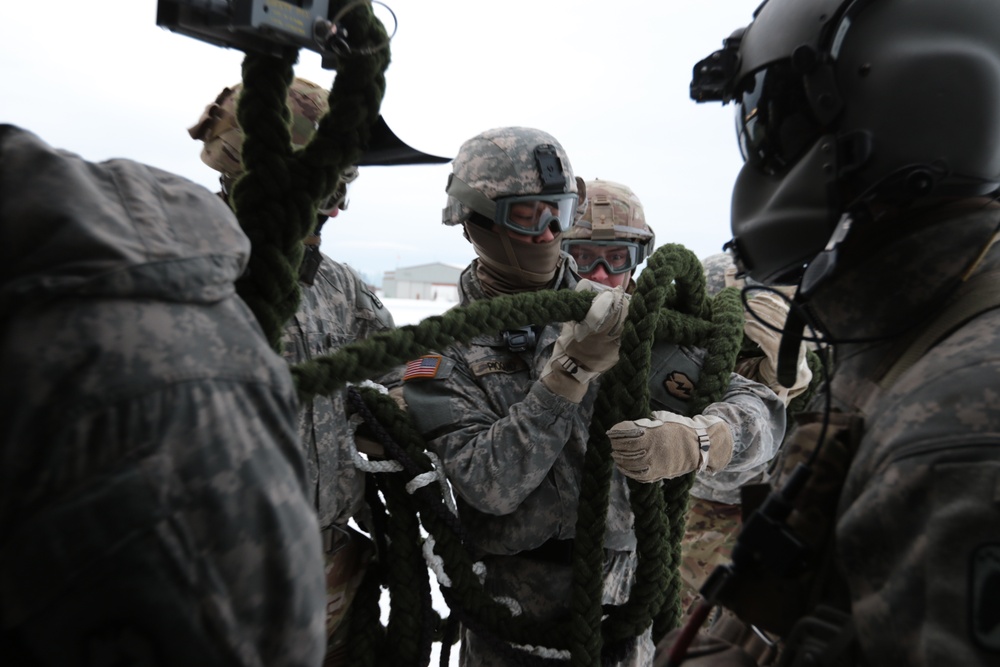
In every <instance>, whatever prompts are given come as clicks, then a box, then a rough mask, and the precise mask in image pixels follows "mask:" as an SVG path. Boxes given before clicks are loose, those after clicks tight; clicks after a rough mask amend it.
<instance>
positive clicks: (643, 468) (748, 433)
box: [403, 127, 784, 665]
mask: <svg viewBox="0 0 1000 667" xmlns="http://www.w3.org/2000/svg"><path fill="white" fill-rule="evenodd" d="M582 190H583V184H582V181H579V179H576V178H575V177H574V176H573V172H572V168H571V166H570V163H569V160H568V158H567V157H566V154H565V152H564V150H563V148H562V147H561V146H560V145H559V144H558V143H557V142H556V140H555V139H554V138H553V137H552V136H550V135H549V134H547V133H544V132H540V131H538V130H534V129H530V128H519V127H512V128H499V129H495V130H490V131H487V132H484V133H482V134H480V135H478V136H476V137H473V138H472V139H470V140H468V141H467V142H465V144H463V146H462V148H461V150H460V151H459V155H458V156H457V157H456V158H455V161H454V163H453V173H452V174H451V176H450V177H449V181H448V186H447V192H448V195H449V199H448V206H447V208H446V209H445V211H444V223H445V224H448V225H457V224H461V225H462V226H463V229H464V232H465V236H466V238H467V239H469V240H470V241H471V242H472V244H473V246H474V247H475V250H476V255H477V259H475V260H473V262H472V263H471V264H470V265H469V267H468V268H466V270H465V271H464V272H463V273H462V276H461V278H460V293H461V299H462V301H461V303H462V305H467V304H469V303H472V302H475V301H480V300H483V299H488V298H491V297H493V296H498V295H503V294H518V293H523V292H530V291H537V290H542V289H574V288H578V287H579V285H583V286H589V285H590V284H591V283H590V282H589V281H583V282H580V283H579V285H578V279H577V276H576V274H575V273H574V272H573V271H572V260H571V259H570V258H569V256H568V255H566V254H565V253H561V252H560V240H561V237H562V235H563V234H564V233H565V231H566V230H567V229H568V228H569V226H570V224H571V223H572V220H573V218H574V217H575V215H576V208H577V196H578V193H579V192H581V191H582ZM601 307H604V308H605V309H606V310H607V311H608V312H604V313H600V315H601V316H600V317H598V316H597V314H595V310H597V309H599V308H601ZM625 310H626V303H625V298H624V290H623V288H622V287H621V286H619V287H617V288H615V289H612V290H606V291H604V292H603V293H602V294H601V295H600V296H599V297H598V298H597V299H595V301H594V305H593V307H592V309H591V313H590V314H589V315H588V317H587V318H586V321H591V320H593V321H603V322H604V326H603V327H599V328H598V329H597V330H596V331H589V332H587V331H586V330H585V329H583V330H582V332H581V331H579V330H578V331H576V333H575V334H574V327H579V328H583V327H585V326H586V324H585V323H579V324H576V325H574V323H567V324H565V325H562V326H560V325H559V324H558V323H544V324H541V325H536V326H529V327H522V328H519V329H515V330H510V331H507V332H500V333H498V334H497V335H492V336H481V337H478V338H476V339H474V340H473V341H471V342H470V343H469V344H468V345H455V346H452V347H451V348H449V349H447V350H445V351H444V352H443V353H442V354H440V355H428V356H426V357H424V358H423V361H422V362H421V363H417V364H411V367H410V371H409V372H408V373H407V374H406V375H405V376H404V385H403V389H404V396H405V400H406V403H407V404H408V406H409V410H410V414H411V416H412V418H413V420H414V422H415V423H416V424H417V426H418V427H419V428H420V430H421V431H422V432H423V433H424V434H426V435H427V436H428V438H429V441H430V446H431V447H432V448H433V449H435V450H436V451H437V453H438V454H439V455H441V458H442V461H443V462H444V466H445V469H446V471H447V473H448V476H449V480H450V481H451V483H452V485H453V487H454V489H455V492H456V494H457V495H458V497H459V498H460V499H461V500H462V501H463V504H462V519H463V523H464V524H465V525H466V526H467V527H468V528H469V531H470V533H471V534H472V536H473V544H474V547H475V548H476V549H477V551H478V553H477V554H476V556H477V557H480V556H481V557H482V558H483V561H484V562H485V563H486V564H487V587H488V589H489V590H490V592H491V594H493V595H502V596H506V597H510V598H512V599H514V600H517V601H518V603H519V604H520V606H521V607H522V608H523V609H524V610H525V611H526V612H527V613H531V614H533V615H536V616H538V617H540V618H549V619H551V618H557V617H559V616H563V615H565V614H567V613H569V599H570V587H571V584H572V567H571V562H570V557H571V555H572V545H573V543H572V540H573V536H574V531H575V526H576V505H577V498H578V496H579V492H580V478H581V476H582V474H583V461H584V452H585V450H586V442H587V433H588V428H589V423H590V418H591V415H592V412H593V401H594V397H595V394H596V391H597V387H596V385H597V383H596V382H595V380H597V378H598V377H599V375H600V373H601V372H603V371H604V370H607V369H608V368H611V367H612V366H613V365H614V363H615V361H616V360H617V356H618V338H617V336H618V334H619V333H620V326H621V321H622V320H623V319H624V317H625ZM602 317H603V318H604V319H603V320H602V319H601V318H602ZM585 359H586V360H587V361H586V362H584V361H583V360H585ZM573 360H575V361H573ZM699 363H700V356H699V355H698V354H692V356H690V357H689V356H688V355H686V354H683V353H680V352H679V351H678V350H677V349H676V347H673V348H671V349H670V350H669V353H664V354H661V355H660V356H659V357H658V365H657V373H658V374H657V375H656V376H655V378H656V379H655V380H654V381H655V382H656V384H657V391H656V392H654V393H655V394H656V396H657V397H660V398H661V399H662V400H663V401H664V402H666V403H667V404H668V406H667V407H670V406H675V407H670V409H672V410H674V411H675V412H684V410H685V399H686V398H689V397H688V396H687V394H686V392H685V391H683V389H682V388H681V387H679V386H678V387H675V389H674V392H673V395H670V393H669V392H668V389H667V385H668V377H667V376H670V375H672V374H673V371H675V370H676V371H677V374H680V373H683V374H684V378H686V380H685V381H687V382H690V381H691V380H692V379H696V378H697V373H698V370H699ZM573 364H578V365H581V366H584V367H585V368H586V370H587V371H588V372H587V373H577V374H575V375H571V374H569V373H567V372H566V367H567V365H568V367H570V368H572V366H573ZM677 374H673V376H674V379H675V380H677V379H678V377H677ZM581 377H582V378H583V380H582V381H581V380H580V379H577V378H581ZM674 384H675V385H679V384H683V383H682V382H675V383H674ZM749 384H750V383H747V382H746V381H744V382H743V383H742V384H740V383H738V382H734V385H733V386H732V387H731V388H730V391H729V392H728V393H727V397H726V401H727V402H726V403H719V404H715V405H714V406H713V408H714V409H716V410H717V411H718V412H716V413H714V414H713V411H710V410H706V411H705V414H703V415H698V416H695V417H693V418H688V417H683V416H680V415H674V417H676V418H675V419H668V421H666V422H664V423H663V424H662V429H661V430H662V431H663V432H666V431H670V432H671V433H672V434H673V435H674V437H676V438H677V444H676V448H675V451H676V452H677V453H678V456H677V457H676V459H671V460H669V461H667V460H666V458H660V459H657V460H656V461H654V462H653V465H652V466H651V465H650V463H649V461H648V460H646V459H645V458H643V459H639V460H633V461H631V462H629V464H628V467H629V469H630V471H631V472H630V474H633V475H636V476H638V477H640V478H641V477H643V476H644V475H646V474H652V475H659V477H660V478H662V477H663V476H667V473H668V472H669V473H671V476H673V475H676V474H683V473H684V472H690V471H691V470H693V469H694V468H695V467H698V466H701V467H707V468H708V469H710V470H718V469H721V468H723V467H725V466H727V465H729V464H730V460H731V459H733V461H736V463H735V464H734V465H739V462H740V461H741V460H742V459H743V457H744V455H745V454H747V455H749V456H751V457H753V456H756V455H758V452H765V453H764V454H762V455H763V456H765V457H766V458H769V457H770V456H771V455H772V454H773V453H774V452H773V448H774V446H775V443H776V442H778V441H780V439H781V436H782V434H783V432H784V417H783V414H782V412H781V405H780V403H779V402H778V401H777V400H776V397H774V394H773V392H771V391H770V390H768V389H767V388H765V387H760V390H761V394H757V393H755V392H756V390H755V389H752V388H749V387H748V386H747V385H749ZM685 386H687V385H685ZM768 398H770V399H771V400H770V401H769V400H768ZM657 414H659V413H657ZM720 415H721V416H720ZM744 415H747V416H746V417H745V418H744ZM775 423H777V424H780V427H779V428H778V429H777V431H776V432H773V431H772V428H771V427H772V425H773V424H775ZM730 424H738V427H736V428H732V427H731V426H730ZM744 426H746V428H744ZM699 435H701V436H702V437H703V438H704V439H705V440H709V441H710V442H711V443H712V446H711V448H710V451H709V453H708V455H707V456H705V457H702V455H701V454H700V453H699V451H700V450H699ZM734 447H735V449H736V451H737V455H736V456H734V455H733V450H734ZM634 453H635V452H631V454H634ZM667 458H669V457H667ZM624 481H625V480H624V479H623V477H622V476H621V475H620V473H617V472H616V473H615V476H614V479H613V482H612V490H611V505H612V508H611V510H610V512H609V517H610V518H609V525H608V530H607V534H606V538H605V550H606V558H607V569H606V572H605V580H604V591H605V599H604V602H605V603H610V604H621V603H622V602H624V601H625V599H626V598H627V595H628V590H629V587H630V582H631V580H632V578H633V574H634V570H635V564H636V562H635V544H636V542H635V534H634V532H633V529H632V521H633V519H632V513H631V509H630V507H629V505H628V500H627V495H626V487H625V484H624ZM651 649H652V647H651V642H650V638H649V633H648V632H647V633H646V635H645V636H643V637H642V638H641V639H640V641H639V642H638V645H637V647H636V649H635V650H634V651H633V652H632V654H631V655H630V656H628V657H627V658H625V659H624V660H623V661H622V664H629V665H633V664H635V665H641V664H646V663H648V661H649V660H650V658H651ZM516 662H517V659H516V657H511V656H509V655H502V654H501V653H499V652H498V651H497V650H495V649H494V648H491V646H490V643H489V638H483V637H480V636H478V635H477V633H476V632H474V631H470V630H469V629H466V630H465V631H464V634H463V643H462V663H463V664H468V665H471V664H475V665H507V664H514V663H516Z"/></svg>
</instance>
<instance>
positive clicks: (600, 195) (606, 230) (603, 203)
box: [563, 179, 656, 257]
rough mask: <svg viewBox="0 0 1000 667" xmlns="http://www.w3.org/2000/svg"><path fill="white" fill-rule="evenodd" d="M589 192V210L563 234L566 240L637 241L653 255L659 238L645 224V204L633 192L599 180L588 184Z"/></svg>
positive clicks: (621, 186) (616, 184)
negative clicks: (643, 205)
mask: <svg viewBox="0 0 1000 667" xmlns="http://www.w3.org/2000/svg"><path fill="white" fill-rule="evenodd" d="M586 188H587V202H586V209H585V211H584V213H583V215H582V216H581V218H580V219H579V220H577V221H576V224H574V225H573V226H572V227H571V228H570V229H569V230H568V231H566V232H565V233H564V234H563V239H584V240H585V239H593V240H595V241H610V240H613V239H623V240H627V241H636V242H638V243H639V244H644V245H645V249H646V252H645V255H646V256H647V257H648V256H649V253H650V252H652V251H653V244H654V241H655V240H656V234H654V233H653V230H652V229H651V228H650V227H649V225H647V224H646V215H645V213H644V212H643V209H642V202H641V201H639V198H638V197H637V196H636V194H635V193H634V192H632V189H631V188H629V187H628V186H627V185H622V184H621V183H615V182H613V181H602V180H600V179H598V180H594V181H588V182H587V185H586ZM595 220H596V222H595Z"/></svg>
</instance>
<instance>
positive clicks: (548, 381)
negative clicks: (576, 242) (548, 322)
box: [541, 280, 628, 403]
mask: <svg viewBox="0 0 1000 667" xmlns="http://www.w3.org/2000/svg"><path fill="white" fill-rule="evenodd" d="M595 285H596V287H595ZM576 291H577V292H584V291H597V292H598V295H597V296H595V297H594V301H593V302H592V303H591V304H590V310H588V311H587V315H586V316H585V317H584V318H583V319H582V320H581V321H579V322H565V323H564V324H563V325H562V331H561V332H560V333H559V338H557V339H556V343H555V348H554V349H553V350H552V357H551V358H550V359H549V362H548V363H547V364H546V365H545V370H543V371H542V377H541V381H542V384H544V385H545V386H546V387H548V388H549V389H550V390H551V391H552V392H554V393H556V394H559V395H560V396H564V397H565V398H568V399H569V400H571V401H573V402H574V403H579V402H580V401H581V400H583V396H584V394H586V393H587V387H588V386H589V385H590V383H591V382H592V381H593V380H594V379H595V378H597V377H599V376H600V375H601V373H603V372H605V371H607V370H609V369H611V368H612V367H613V366H614V365H615V364H616V363H618V350H619V348H620V347H621V335H622V329H623V328H624V326H625V318H626V317H628V297H627V295H626V294H625V291H624V290H623V289H622V288H621V287H615V288H614V289H609V288H607V287H604V286H602V285H597V284H596V283H592V282H591V281H589V280H581V281H580V283H579V284H578V285H577V286H576Z"/></svg>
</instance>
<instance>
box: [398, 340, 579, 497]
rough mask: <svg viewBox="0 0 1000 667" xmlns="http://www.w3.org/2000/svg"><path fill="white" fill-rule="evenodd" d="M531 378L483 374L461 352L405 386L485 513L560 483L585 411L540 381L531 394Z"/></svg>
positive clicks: (461, 486)
mask: <svg viewBox="0 0 1000 667" xmlns="http://www.w3.org/2000/svg"><path fill="white" fill-rule="evenodd" d="M524 379H525V378H524V375H523V374H521V375H520V378H517V377H516V376H511V375H506V374H503V373H497V374H492V375H486V376H483V377H480V378H476V377H474V376H473V374H472V372H471V371H470V369H469V368H468V366H466V365H465V363H464V362H463V361H462V360H461V358H460V357H459V358H457V359H456V358H448V357H445V359H444V361H443V363H442V370H441V372H439V373H438V375H437V377H435V378H433V379H424V380H410V381H408V382H406V383H405V384H404V393H405V397H406V403H407V406H408V407H407V409H408V411H409V412H410V415H411V418H412V419H413V421H414V423H415V424H416V425H417V427H418V428H419V430H420V431H421V432H422V433H423V434H424V436H425V437H426V438H427V439H428V446H429V447H430V448H431V449H433V450H434V451H435V452H436V453H437V454H438V455H439V456H440V457H441V459H442V461H443V464H444V467H445V470H446V472H447V473H448V478H449V480H450V481H451V483H452V486H453V488H454V490H455V492H456V493H457V494H458V495H459V496H460V497H461V498H462V499H463V500H464V501H465V502H466V503H468V504H469V505H471V506H472V507H474V508H475V509H477V510H479V511H480V512H483V513H487V514H494V515H505V514H510V513H512V512H514V511H515V510H516V509H517V508H518V506H519V505H520V504H521V503H522V502H523V501H524V499H525V498H527V497H528V496H529V495H530V494H531V493H533V492H534V491H535V490H536V489H538V488H539V487H542V486H550V487H552V488H553V490H554V489H555V486H556V484H557V479H556V477H558V474H557V473H556V472H555V471H553V464H554V463H555V462H556V459H557V458H558V457H559V456H560V454H561V453H563V450H564V448H565V446H566V443H567V442H568V441H569V440H570V437H571V433H572V429H573V423H574V417H575V415H576V412H577V411H578V410H579V409H580V406H579V405H577V404H575V403H572V402H570V401H568V400H566V399H565V398H562V397H560V396H558V395H556V394H554V393H552V392H551V391H549V390H548V389H547V388H546V387H545V386H544V385H543V384H542V383H541V382H539V381H537V380H534V381H533V382H531V384H530V388H529V389H528V391H527V393H525V392H524ZM581 450H582V448H581ZM578 454H579V456H580V457H581V460H582V451H581V452H579V453H578Z"/></svg>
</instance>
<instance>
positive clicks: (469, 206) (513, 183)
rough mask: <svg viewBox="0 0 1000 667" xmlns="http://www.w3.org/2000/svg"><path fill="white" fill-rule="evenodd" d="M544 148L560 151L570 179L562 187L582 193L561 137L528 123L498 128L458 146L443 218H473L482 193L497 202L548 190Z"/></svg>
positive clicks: (448, 221)
mask: <svg viewBox="0 0 1000 667" xmlns="http://www.w3.org/2000/svg"><path fill="white" fill-rule="evenodd" d="M541 146H551V147H552V149H554V152H555V156H556V158H557V159H558V163H559V167H560V168H561V172H562V173H561V175H562V177H563V178H564V179H565V183H564V185H563V186H562V188H561V190H560V191H561V192H563V193H575V194H579V192H580V188H579V187H578V183H577V179H576V177H575V176H574V175H573V167H572V166H571V165H570V162H569V157H568V156H567V155H566V151H565V150H564V149H563V147H562V146H561V145H560V144H559V142H558V141H556V139H555V137H553V136H552V135H550V134H548V133H547V132H542V131H541V130H536V129H532V128H528V127H501V128H495V129H492V130H487V131H485V132H482V133H480V134H478V135H476V136H475V137H472V138H471V139H469V140H468V141H466V142H465V143H464V144H462V147H461V148H460V149H459V150H458V155H457V156H455V159H454V160H453V161H452V174H451V176H450V177H449V178H448V187H447V188H446V190H447V191H448V205H447V206H446V207H445V209H444V211H443V215H442V222H443V223H444V224H446V225H458V224H463V223H465V222H466V221H468V220H469V218H470V216H471V215H472V212H473V207H474V206H475V203H474V202H473V198H479V197H477V196H476V193H478V195H481V196H482V197H485V198H486V199H488V200H492V201H496V200H497V199H500V198H502V197H513V196H523V195H535V194H541V193H543V191H546V188H545V185H544V184H543V180H542V174H541V173H540V167H539V162H538V159H537V157H536V151H535V149H536V148H538V147H541ZM457 182H461V183H464V184H465V185H467V186H468V189H471V191H472V192H471V193H469V192H468V189H466V188H464V187H462V188H456V187H453V186H455V185H457ZM581 184H582V182H581ZM548 191H551V190H548Z"/></svg>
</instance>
